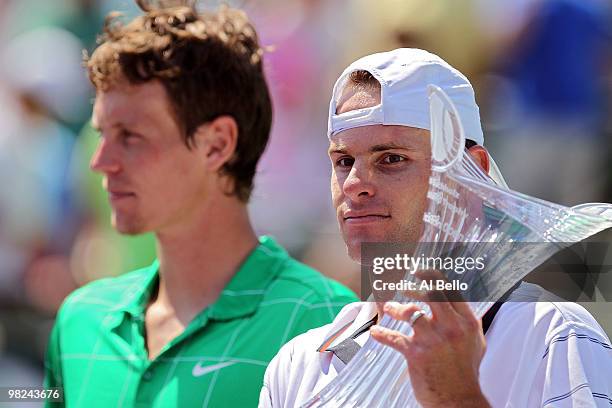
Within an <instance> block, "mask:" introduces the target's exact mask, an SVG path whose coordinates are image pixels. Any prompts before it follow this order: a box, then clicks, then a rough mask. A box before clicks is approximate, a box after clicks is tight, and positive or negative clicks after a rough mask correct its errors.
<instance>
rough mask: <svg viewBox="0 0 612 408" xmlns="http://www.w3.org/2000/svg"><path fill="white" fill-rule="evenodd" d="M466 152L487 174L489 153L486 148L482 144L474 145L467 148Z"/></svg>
mask: <svg viewBox="0 0 612 408" xmlns="http://www.w3.org/2000/svg"><path fill="white" fill-rule="evenodd" d="M468 153H469V154H470V156H472V159H474V161H475V162H476V164H478V165H479V166H480V168H481V169H482V170H484V172H485V173H487V174H489V165H490V163H489V153H488V152H487V149H485V148H484V147H482V146H479V145H476V146H472V147H470V148H469V149H468Z"/></svg>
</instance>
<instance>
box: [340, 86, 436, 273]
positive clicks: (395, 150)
mask: <svg viewBox="0 0 612 408" xmlns="http://www.w3.org/2000/svg"><path fill="white" fill-rule="evenodd" d="M341 101H342V103H341V104H339V108H338V113H343V112H348V111H351V110H355V109H360V108H367V107H371V106H375V105H377V104H378V103H379V101H380V94H379V92H376V91H375V90H374V91H372V90H370V91H368V90H363V89H359V90H356V91H355V92H354V93H353V94H352V95H351V93H350V92H348V93H347V92H346V91H345V92H343V96H342V98H341ZM339 152H345V154H346V156H347V157H349V158H350V161H353V167H354V168H351V169H343V168H340V167H338V166H336V164H335V163H334V162H335V161H337V160H343V159H342V157H343V156H342V155H341V154H340V153H339ZM389 156H391V157H393V160H398V161H399V162H398V163H396V164H394V165H383V164H381V163H383V162H384V161H385V160H388V159H386V157H389ZM399 157H401V160H400V159H399ZM330 158H331V159H332V165H333V166H334V168H333V171H332V180H331V187H332V199H333V203H334V206H335V208H336V211H337V216H338V223H339V225H340V229H341V231H342V234H343V238H344V240H345V243H346V245H347V250H348V253H349V256H350V257H351V258H353V259H354V260H356V261H360V258H361V244H362V243H364V242H387V243H392V242H397V243H399V242H402V243H406V242H416V241H417V240H418V239H419V238H420V235H421V231H422V226H423V222H422V218H423V213H424V211H425V207H426V195H427V190H428V187H429V174H430V171H431V146H430V141H429V131H427V130H423V129H417V128H411V127H404V126H383V125H373V126H366V127H361V128H353V129H349V130H346V131H343V132H341V133H339V134H337V135H335V136H334V137H333V138H332V141H331V144H330ZM351 172H352V173H351ZM351 189H353V191H352V192H351ZM355 189H356V190H355ZM359 189H362V190H363V191H362V192H361V194H359V193H358V192H359V191H360V190H359ZM351 210H353V211H357V214H359V215H364V214H368V213H374V214H385V215H388V217H386V218H381V219H374V220H372V222H367V220H366V221H364V222H360V221H359V220H357V221H356V222H355V221H352V220H349V219H347V217H346V215H347V214H350V212H351Z"/></svg>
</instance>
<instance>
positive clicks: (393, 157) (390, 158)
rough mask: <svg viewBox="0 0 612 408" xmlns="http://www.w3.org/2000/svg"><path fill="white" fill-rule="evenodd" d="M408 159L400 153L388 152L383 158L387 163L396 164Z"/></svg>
mask: <svg viewBox="0 0 612 408" xmlns="http://www.w3.org/2000/svg"><path fill="white" fill-rule="evenodd" d="M406 160H407V159H406V158H405V157H403V156H400V155H399V154H388V155H386V156H385V157H383V158H382V160H381V161H382V162H383V163H385V164H395V163H399V162H403V161H406Z"/></svg>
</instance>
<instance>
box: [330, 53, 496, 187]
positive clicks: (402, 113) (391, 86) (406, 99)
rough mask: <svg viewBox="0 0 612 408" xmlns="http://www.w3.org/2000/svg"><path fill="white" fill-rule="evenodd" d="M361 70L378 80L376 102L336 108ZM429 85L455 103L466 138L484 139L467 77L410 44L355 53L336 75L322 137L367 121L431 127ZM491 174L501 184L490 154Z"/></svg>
mask: <svg viewBox="0 0 612 408" xmlns="http://www.w3.org/2000/svg"><path fill="white" fill-rule="evenodd" d="M360 70H363V71H367V72H369V73H370V74H372V76H373V77H374V78H376V79H377V80H378V82H379V83H380V88H381V102H380V104H378V105H376V106H373V107H370V108H362V109H356V110H352V111H349V112H345V113H341V114H339V115H338V114H336V104H337V102H338V99H339V97H340V94H341V92H342V90H343V89H344V87H345V85H346V83H347V81H348V80H349V75H350V74H351V73H352V72H355V71H360ZM429 85H436V86H437V87H439V88H441V89H442V90H443V91H444V92H445V93H446V94H447V95H448V97H449V98H450V100H451V101H452V103H453V105H455V107H456V109H457V112H458V113H459V118H460V120H461V123H462V125H463V129H464V131H465V137H466V139H470V140H473V141H474V142H476V143H477V144H479V145H481V146H482V145H484V135H483V133H482V126H481V124H480V110H479V109H478V105H477V104H476V98H475V96H474V88H472V84H470V81H469V80H468V79H467V78H466V77H465V75H463V74H462V73H461V72H459V71H458V70H457V69H455V68H453V67H452V66H451V65H450V64H448V63H447V62H446V61H444V60H443V59H442V58H440V57H438V56H437V55H435V54H432V53H430V52H427V51H424V50H420V49H416V48H398V49H396V50H393V51H388V52H381V53H378V54H372V55H368V56H365V57H363V58H360V59H358V60H357V61H355V62H353V63H352V64H351V65H349V67H348V68H346V69H345V70H344V72H343V73H342V75H340V77H339V78H338V80H337V81H336V84H335V85H334V90H333V93H332V98H331V102H330V104H329V117H328V127H327V137H328V138H330V139H331V138H332V136H333V135H335V134H337V133H339V132H342V131H343V130H347V129H352V128H356V127H360V126H369V125H400V126H410V127H415V128H419V129H426V130H431V129H430V128H431V124H430V117H429V98H428V97H429V88H428V87H429ZM491 164H492V166H491V170H492V172H490V173H493V174H491V176H492V177H493V179H495V181H497V183H498V184H501V185H504V186H506V183H505V181H504V180H503V177H502V176H501V173H500V172H499V169H498V168H497V165H495V162H494V161H492V160H491Z"/></svg>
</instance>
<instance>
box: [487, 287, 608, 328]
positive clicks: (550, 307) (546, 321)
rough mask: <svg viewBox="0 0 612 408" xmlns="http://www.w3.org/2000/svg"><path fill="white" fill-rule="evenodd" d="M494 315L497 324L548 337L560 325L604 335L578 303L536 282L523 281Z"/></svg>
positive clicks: (592, 318) (560, 326) (595, 321)
mask: <svg viewBox="0 0 612 408" xmlns="http://www.w3.org/2000/svg"><path fill="white" fill-rule="evenodd" d="M516 292H517V293H516V294H513V295H512V296H511V297H510V300H511V301H509V302H507V303H505V304H504V305H503V306H502V307H501V309H500V311H499V316H498V317H496V319H495V322H494V324H495V325H496V326H504V327H513V328H514V329H521V330H520V331H521V332H523V333H525V334H530V333H533V334H537V335H539V336H542V335H544V339H545V340H550V337H551V336H554V335H555V333H556V332H558V331H559V330H560V329H563V328H568V327H574V328H577V329H580V330H584V331H588V332H591V333H595V334H597V335H598V336H600V337H602V338H605V339H607V336H606V334H605V331H604V330H603V329H602V327H601V326H600V325H599V323H597V320H595V318H594V317H593V316H592V315H591V314H590V313H589V312H588V311H587V310H586V309H585V308H584V307H582V306H581V305H579V304H577V303H572V302H565V301H563V300H562V299H560V298H558V297H555V296H554V295H552V294H551V293H549V292H546V291H545V290H543V289H542V288H540V287H539V286H537V285H533V284H529V283H523V284H521V286H520V287H519V289H518V290H517V291H516Z"/></svg>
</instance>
